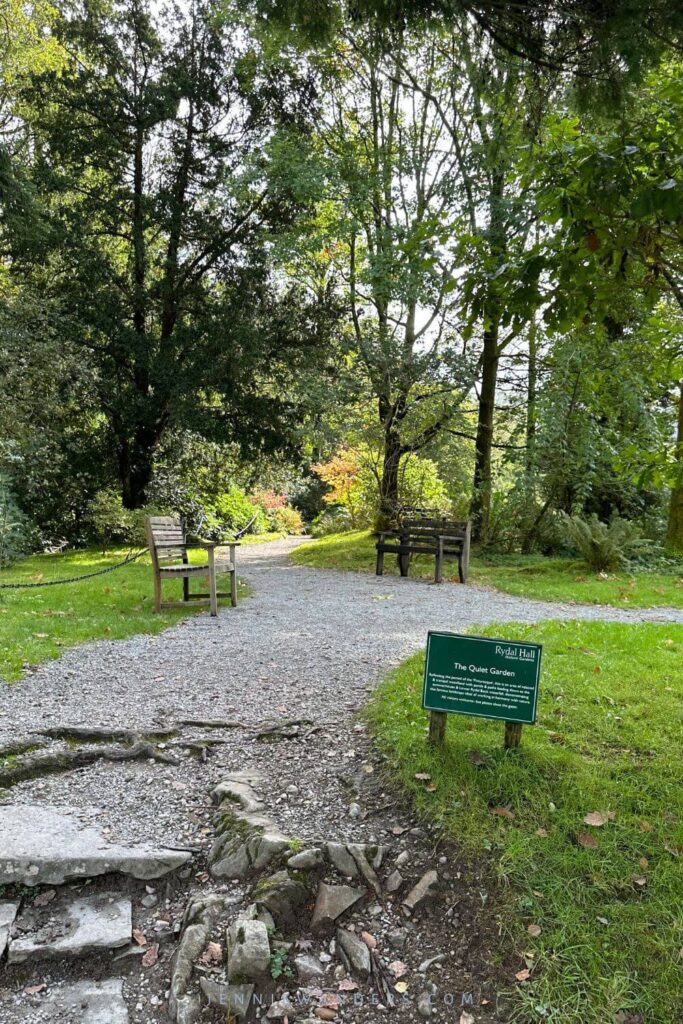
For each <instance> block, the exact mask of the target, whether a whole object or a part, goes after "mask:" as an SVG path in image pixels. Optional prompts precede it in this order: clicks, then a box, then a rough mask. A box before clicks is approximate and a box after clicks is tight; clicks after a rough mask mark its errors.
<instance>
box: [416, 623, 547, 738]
mask: <svg viewBox="0 0 683 1024" xmlns="http://www.w3.org/2000/svg"><path fill="white" fill-rule="evenodd" d="M541 650H542V647H541V645H540V644H520V643H517V642H516V641H512V640H491V639H489V638H488V637H483V636H461V635H460V634H459V633H432V632H430V633H429V634H428V636H427V659H426V662H425V676H424V690H423V694H422V707H423V708H425V709H426V710H427V711H448V712H450V713H452V714H458V715H476V716H477V717H480V718H500V719H502V720H503V721H505V722H523V723H527V724H529V725H531V724H532V723H533V722H535V721H536V702H537V700H538V680H539V676H540V672H541Z"/></svg>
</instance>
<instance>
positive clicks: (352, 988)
mask: <svg viewBox="0 0 683 1024" xmlns="http://www.w3.org/2000/svg"><path fill="white" fill-rule="evenodd" d="M339 991H340V992H357V991H358V985H356V983H355V981H353V980H352V979H351V978H343V979H342V981H340V982H339Z"/></svg>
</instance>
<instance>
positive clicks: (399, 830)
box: [391, 825, 407, 836]
mask: <svg viewBox="0 0 683 1024" xmlns="http://www.w3.org/2000/svg"><path fill="white" fill-rule="evenodd" d="M404 832H407V829H405V828H404V827H403V826H402V825H394V827H393V828H392V830H391V834H392V836H402V835H403V833H404Z"/></svg>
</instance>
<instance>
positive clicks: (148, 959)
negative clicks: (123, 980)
mask: <svg viewBox="0 0 683 1024" xmlns="http://www.w3.org/2000/svg"><path fill="white" fill-rule="evenodd" d="M158 959H159V944H158V943H156V944H155V945H154V946H150V947H149V949H148V950H147V952H146V953H145V955H144V956H143V958H142V966H143V967H154V965H155V963H156V962H157V960H158Z"/></svg>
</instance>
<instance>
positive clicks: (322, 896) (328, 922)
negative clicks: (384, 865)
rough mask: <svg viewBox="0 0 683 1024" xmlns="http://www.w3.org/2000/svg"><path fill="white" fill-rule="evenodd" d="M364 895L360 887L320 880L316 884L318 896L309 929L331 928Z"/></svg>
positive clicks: (321, 929) (322, 929)
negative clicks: (317, 884)
mask: <svg viewBox="0 0 683 1024" xmlns="http://www.w3.org/2000/svg"><path fill="white" fill-rule="evenodd" d="M364 895H365V894H364V892H363V890H362V889H354V888H353V887H352V886H350V885H328V884H327V883H326V882H321V883H320V885H319V886H318V897H317V899H316V901H315V908H314V910H313V917H312V919H311V929H312V930H313V931H324V930H325V929H328V928H329V929H331V928H332V927H333V926H334V924H335V922H336V921H337V919H338V918H340V917H341V916H342V914H345V913H346V911H347V910H349V909H350V908H351V907H353V906H355V905H356V903H358V901H359V900H360V899H362V898H363V896H364Z"/></svg>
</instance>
